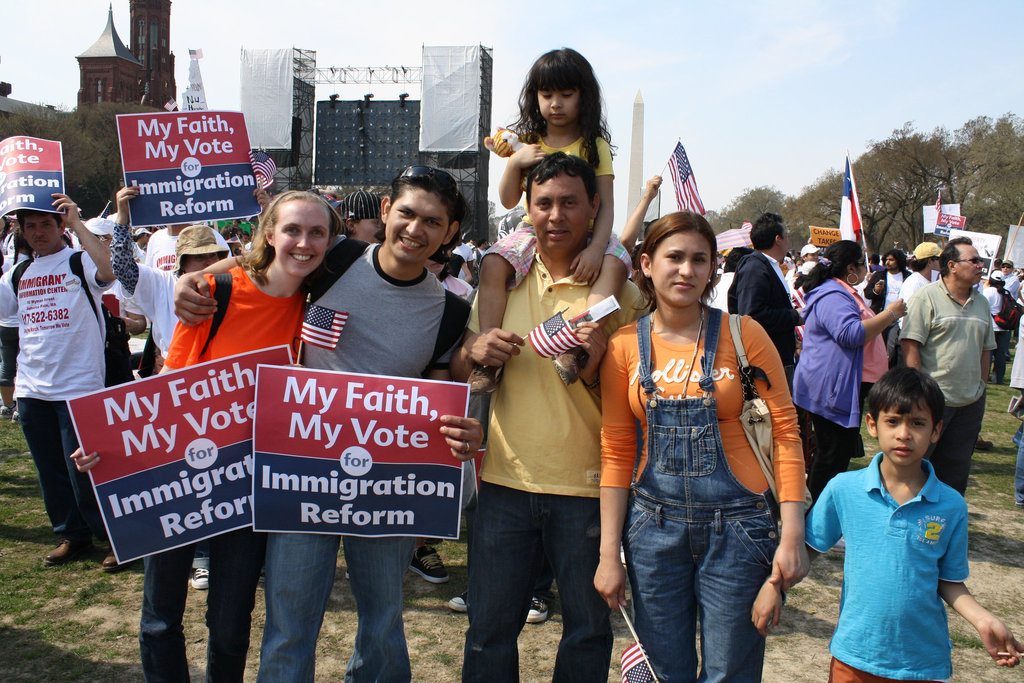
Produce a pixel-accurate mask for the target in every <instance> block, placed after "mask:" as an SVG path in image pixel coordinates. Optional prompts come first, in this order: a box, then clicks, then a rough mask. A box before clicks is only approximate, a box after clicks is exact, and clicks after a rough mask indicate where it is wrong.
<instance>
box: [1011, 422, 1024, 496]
mask: <svg viewBox="0 0 1024 683" xmlns="http://www.w3.org/2000/svg"><path fill="white" fill-rule="evenodd" d="M1022 437H1024V425H1022V426H1021V428H1020V429H1018V430H1017V435H1016V438H1014V443H1016V444H1017V469H1016V471H1015V472H1014V473H1013V497H1014V502H1015V503H1016V504H1017V507H1019V508H1024V438H1022ZM1018 442H1019V443H1018Z"/></svg>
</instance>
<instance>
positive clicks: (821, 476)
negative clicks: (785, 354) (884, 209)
mask: <svg viewBox="0 0 1024 683" xmlns="http://www.w3.org/2000/svg"><path fill="white" fill-rule="evenodd" d="M867 273H868V269H867V264H866V263H865V261H864V252H863V250H862V249H861V247H860V245H859V244H857V243H856V242H851V241H850V240H841V241H839V242H836V243H834V244H832V245H831V246H829V247H828V249H826V250H825V255H824V256H822V257H819V259H818V264H817V265H816V266H815V267H814V270H812V271H811V273H810V275H808V276H807V278H806V279H805V280H804V285H803V287H804V291H805V292H806V293H807V305H806V306H805V307H804V310H803V317H804V343H803V351H802V352H801V354H800V360H799V362H798V363H797V365H796V373H795V375H794V377H793V403H795V404H796V405H798V406H800V407H801V408H803V409H804V410H806V411H807V412H808V413H810V415H811V423H812V424H813V425H814V433H815V435H816V436H817V437H818V453H817V455H816V456H815V457H814V458H813V459H812V460H811V464H810V468H809V469H808V472H807V488H808V490H809V491H810V492H811V495H812V496H813V497H814V499H815V500H817V498H818V495H819V494H820V493H821V491H822V489H824V488H825V484H827V483H828V481H829V479H831V478H832V477H834V476H836V475H837V474H839V473H840V472H845V471H846V468H847V467H848V466H849V465H850V458H853V457H858V456H862V455H864V444H863V443H862V442H861V438H860V414H861V407H862V405H863V398H864V397H865V396H866V395H867V393H868V390H869V389H871V385H872V384H874V382H875V381H876V380H877V379H878V378H879V377H881V376H882V374H883V373H884V372H885V371H886V370H888V369H889V362H888V357H887V356H886V352H885V345H884V344H883V343H882V340H881V338H880V337H879V335H880V334H881V333H882V330H884V329H885V328H886V327H888V326H889V325H891V324H892V323H894V322H896V321H897V320H899V319H900V318H902V317H903V316H904V315H905V314H906V312H907V306H906V304H905V303H904V302H903V300H902V299H897V300H896V301H894V302H893V303H891V304H889V305H888V306H886V307H885V309H884V310H882V311H881V312H880V313H879V314H878V315H875V314H874V312H873V311H872V310H871V309H870V308H869V307H868V304H867V303H866V302H865V301H864V299H863V298H862V297H861V295H860V294H859V293H858V292H857V290H856V289H855V287H857V285H859V284H860V283H861V282H863V280H864V278H865V276H866V275H867Z"/></svg>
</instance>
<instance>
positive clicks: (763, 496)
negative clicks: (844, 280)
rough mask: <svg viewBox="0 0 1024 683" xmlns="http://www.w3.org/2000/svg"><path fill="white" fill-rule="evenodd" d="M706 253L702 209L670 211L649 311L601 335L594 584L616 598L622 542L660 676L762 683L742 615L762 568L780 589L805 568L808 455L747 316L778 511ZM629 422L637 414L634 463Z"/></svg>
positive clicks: (752, 634) (651, 259) (657, 227)
mask: <svg viewBox="0 0 1024 683" xmlns="http://www.w3.org/2000/svg"><path fill="white" fill-rule="evenodd" d="M715 254H716V244H715V237H714V233H713V232H712V230H711V227H710V226H709V225H708V223H707V221H705V220H704V219H703V218H702V217H701V216H698V215H696V214H693V213H690V212H680V213H675V214H671V215H669V216H666V217H664V218H662V219H661V220H659V221H658V222H657V223H655V224H654V225H652V226H651V228H650V230H649V232H648V235H647V238H646V240H645V241H644V244H643V246H642V248H641V256H640V267H641V277H640V278H639V280H638V284H639V286H640V288H641V290H642V291H644V293H645V294H647V296H648V297H649V298H650V299H651V300H652V301H653V303H654V312H653V313H652V314H650V315H648V316H645V317H643V318H641V319H640V320H639V321H637V323H636V327H635V329H634V328H633V326H628V327H625V328H623V329H621V330H619V331H618V332H617V333H615V335H613V336H612V338H611V340H610V341H609V345H608V352H607V353H606V355H605V358H604V362H603V365H602V370H601V383H602V401H603V411H604V427H603V430H602V461H603V462H602V478H601V562H600V565H599V567H598V571H597V574H596V576H595V578H594V584H595V586H596V588H597V590H598V591H599V592H600V593H601V594H602V596H604V598H605V599H606V600H607V601H608V605H609V607H612V608H613V609H614V608H617V607H618V606H619V605H624V604H625V579H626V571H624V570H623V567H622V564H621V563H620V560H619V544H620V543H621V544H622V546H623V547H624V549H625V554H626V564H627V566H628V575H629V582H630V586H631V588H632V599H633V611H634V616H635V626H636V630H637V633H638V635H639V636H640V641H641V642H642V643H643V645H644V648H645V649H646V651H647V654H648V656H649V657H650V661H651V664H652V665H653V667H654V670H655V672H656V673H657V675H658V678H659V679H660V680H661V681H662V683H669V682H670V681H694V680H701V681H705V680H707V681H731V682H735V681H757V680H760V678H761V667H762V663H763V655H764V644H765V641H764V638H763V637H762V636H761V635H760V634H759V633H758V631H757V629H756V628H755V627H754V624H753V623H752V621H751V607H752V605H753V603H754V599H755V597H756V596H757V594H758V591H759V590H760V589H761V587H762V586H763V585H764V583H765V581H766V579H768V577H769V576H770V575H772V576H774V577H775V579H774V580H775V581H778V582H779V583H781V584H782V585H783V587H789V586H791V585H793V584H795V583H796V582H798V581H799V580H800V579H801V578H803V576H804V575H805V574H806V573H807V553H806V550H805V548H804V534H803V499H804V466H803V456H802V452H801V448H800V440H799V435H798V430H797V426H796V425H797V423H796V413H795V411H794V409H793V405H792V402H791V400H790V397H789V390H788V388H787V386H786V380H785V374H784V371H783V368H782V362H781V361H780V360H779V356H778V353H777V352H776V351H775V347H774V346H773V345H772V343H771V340H770V339H769V338H768V336H767V334H766V333H765V332H764V329H763V328H761V326H760V325H758V324H757V323H756V322H754V321H753V320H751V319H746V320H744V321H743V324H742V332H743V340H744V342H745V344H746V349H747V354H748V357H749V359H750V362H751V365H754V366H757V367H760V368H762V369H763V370H764V371H765V373H766V376H767V379H768V381H769V383H770V387H769V386H768V385H767V384H765V383H764V382H758V390H759V391H760V393H761V396H762V397H763V398H764V399H765V400H766V401H767V402H768V404H769V407H770V409H771V412H772V421H773V428H774V431H773V434H774V443H775V448H774V454H775V455H774V459H775V475H776V481H777V482H778V490H779V498H780V500H782V501H784V502H783V503H782V504H781V505H778V506H777V505H776V503H775V501H774V499H773V498H772V496H771V494H770V493H769V491H768V484H767V480H766V479H765V478H764V475H763V473H761V471H760V468H759V467H758V465H757V462H756V460H755V456H754V454H753V451H751V450H750V446H749V444H748V443H747V441H746V438H745V436H744V435H743V431H742V426H741V425H740V423H739V419H738V418H739V411H740V406H741V404H742V390H741V387H740V381H739V373H738V371H737V366H736V354H735V350H734V347H733V342H732V339H731V337H730V335H729V330H728V327H727V320H728V318H727V317H725V316H723V314H722V312H721V311H719V310H717V309H712V308H708V306H707V303H706V302H707V300H708V299H709V298H710V295H711V289H712V287H713V284H714V279H715V275H716V274H715V267H714V264H715ZM702 339H703V343H702V342H701V340H702ZM720 340H721V341H720ZM716 359H717V360H716ZM634 418H636V419H640V420H642V422H641V424H643V422H646V437H645V440H646V448H645V449H644V451H643V454H644V455H642V457H641V459H640V462H639V463H637V464H636V465H634V460H635V455H636V453H637V449H636V441H635V439H636V437H635V434H636V432H635V430H634V424H635V422H634ZM727 451H728V454H727ZM634 467H635V469H636V471H637V472H638V474H635V475H634ZM630 492H631V493H632V495H630ZM777 515H781V521H782V522H783V526H782V534H781V540H780V538H779V531H778V521H779V519H778V517H777ZM698 617H699V620H700V625H701V631H700V637H701V653H700V654H701V662H700V670H699V671H698V661H697V653H696V647H695V642H696V623H697V620H698ZM698 674H699V676H698Z"/></svg>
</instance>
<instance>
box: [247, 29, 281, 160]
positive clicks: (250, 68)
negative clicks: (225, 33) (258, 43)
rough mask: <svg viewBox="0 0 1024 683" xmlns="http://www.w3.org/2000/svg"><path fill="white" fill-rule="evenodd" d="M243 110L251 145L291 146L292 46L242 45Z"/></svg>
mask: <svg viewBox="0 0 1024 683" xmlns="http://www.w3.org/2000/svg"><path fill="white" fill-rule="evenodd" d="M241 84H242V98H241V102H242V113H243V114H245V123H246V126H247V127H248V129H249V142H250V143H251V144H252V146H253V147H254V148H255V147H262V148H267V149H289V148H291V146H292V50H291V49H290V48H287V49H282V50H246V49H244V48H243V49H242V71H241Z"/></svg>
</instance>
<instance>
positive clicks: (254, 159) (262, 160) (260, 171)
mask: <svg viewBox="0 0 1024 683" xmlns="http://www.w3.org/2000/svg"><path fill="white" fill-rule="evenodd" d="M249 163H250V164H252V170H253V173H255V174H256V179H257V180H259V182H260V186H261V187H262V188H263V189H264V190H265V189H267V188H268V187H270V186H271V185H273V184H274V173H276V172H277V164H275V163H274V160H273V159H271V158H270V155H269V154H267V153H266V152H264V151H263V150H262V149H251V150H249Z"/></svg>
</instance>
